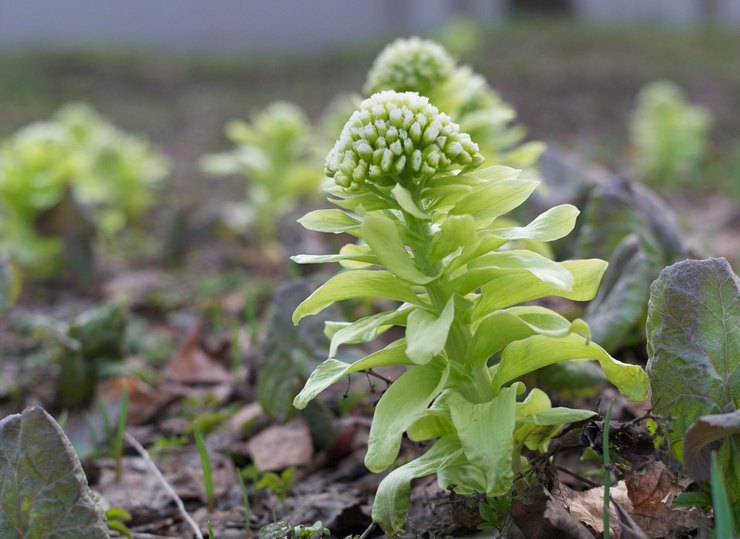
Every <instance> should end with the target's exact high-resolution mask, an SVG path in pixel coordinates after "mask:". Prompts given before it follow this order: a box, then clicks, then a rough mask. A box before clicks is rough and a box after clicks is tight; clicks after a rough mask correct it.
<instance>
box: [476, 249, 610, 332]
mask: <svg viewBox="0 0 740 539" xmlns="http://www.w3.org/2000/svg"><path fill="white" fill-rule="evenodd" d="M558 264H561V265H562V266H563V267H564V268H565V269H566V270H568V271H569V272H570V273H571V274H572V275H573V287H572V289H571V290H569V291H565V290H560V289H558V288H556V287H554V286H550V285H549V284H547V283H544V282H542V281H541V280H540V279H538V278H537V277H536V276H534V275H533V274H531V273H510V274H504V275H502V276H500V277H496V278H495V279H494V280H493V281H491V282H490V283H488V284H486V285H485V286H483V287H482V288H481V297H480V299H479V300H478V302H477V304H476V306H475V307H474V308H473V316H474V317H476V318H483V317H484V316H486V315H487V314H489V313H492V312H493V311H496V310H498V309H503V308H505V307H511V306H512V305H517V304H519V303H524V302H525V301H531V300H533V299H539V298H544V297H546V296H560V297H563V298H568V299H572V300H575V301H588V300H590V299H592V298H593V297H594V295H595V294H596V290H597V289H598V287H599V281H600V280H601V276H602V275H603V273H604V270H606V262H604V261H603V260H599V259H588V260H566V261H565V262H558Z"/></svg>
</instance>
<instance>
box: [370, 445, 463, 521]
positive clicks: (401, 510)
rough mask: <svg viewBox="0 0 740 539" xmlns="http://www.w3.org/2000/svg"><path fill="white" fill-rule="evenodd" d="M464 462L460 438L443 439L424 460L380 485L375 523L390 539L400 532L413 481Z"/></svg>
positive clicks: (412, 463) (406, 465)
mask: <svg viewBox="0 0 740 539" xmlns="http://www.w3.org/2000/svg"><path fill="white" fill-rule="evenodd" d="M464 462H465V457H464V455H463V452H462V450H461V449H460V442H459V441H458V439H457V437H456V436H454V435H449V436H445V437H444V438H441V439H439V440H438V441H437V442H436V443H435V444H434V445H433V446H432V447H431V448H429V450H428V451H427V452H426V453H424V454H423V455H422V456H420V457H419V458H417V459H415V460H412V461H411V462H408V463H406V464H404V465H403V466H400V467H399V468H396V469H395V470H393V471H392V472H391V473H390V474H388V475H387V476H386V477H385V478H384V479H383V480H382V481H381V482H380V485H378V491H377V492H376V493H375V500H374V502H373V514H372V516H373V522H375V523H376V524H378V525H379V526H380V527H381V528H382V529H383V531H384V532H385V533H387V534H389V535H391V534H394V533H397V532H400V531H401V528H402V527H403V523H404V521H405V520H406V513H407V511H408V507H409V494H410V493H411V481H412V480H414V479H417V478H419V477H425V476H427V475H432V474H434V473H436V472H437V471H438V470H441V469H445V468H447V467H450V466H455V465H458V466H459V465H462V464H464Z"/></svg>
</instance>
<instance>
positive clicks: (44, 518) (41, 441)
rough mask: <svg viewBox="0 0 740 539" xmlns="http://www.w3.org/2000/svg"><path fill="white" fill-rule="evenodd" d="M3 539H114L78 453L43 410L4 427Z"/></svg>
mask: <svg viewBox="0 0 740 539" xmlns="http://www.w3.org/2000/svg"><path fill="white" fill-rule="evenodd" d="M0 537H3V538H8V539H16V538H17V539H21V538H38V539H78V538H81V537H85V538H89V539H96V538H101V539H102V538H107V537H108V531H107V526H106V519H105V514H104V513H103V511H102V510H101V509H100V507H98V505H97V504H96V502H95V496H94V495H93V493H92V491H91V490H90V489H89V488H88V486H87V479H86V478H85V473H84V472H83V470H82V466H81V465H80V461H79V459H78V458H77V455H76V454H75V452H74V449H72V446H71V445H70V443H69V440H68V439H67V437H66V436H65V434H64V432H63V431H62V429H61V428H60V427H59V425H58V424H57V423H56V421H54V419H53V418H52V417H51V416H50V415H49V414H47V413H46V412H45V411H44V410H42V409H41V408H30V409H28V410H25V411H24V412H23V413H22V414H15V415H9V416H7V417H6V418H5V419H3V420H2V421H0Z"/></svg>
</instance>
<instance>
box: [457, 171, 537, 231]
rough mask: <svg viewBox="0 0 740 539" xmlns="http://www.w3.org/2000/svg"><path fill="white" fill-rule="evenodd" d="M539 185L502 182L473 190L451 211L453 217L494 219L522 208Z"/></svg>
mask: <svg viewBox="0 0 740 539" xmlns="http://www.w3.org/2000/svg"><path fill="white" fill-rule="evenodd" d="M538 185H539V182H536V181H532V180H521V179H517V180H502V181H498V182H493V183H488V184H483V185H481V186H480V187H477V188H475V189H473V190H472V191H471V192H470V193H469V194H468V195H466V196H465V198H463V199H462V200H460V201H459V202H458V203H457V204H455V206H454V207H453V208H452V209H451V210H450V214H451V215H464V214H469V215H472V216H473V218H474V219H475V220H476V221H480V220H484V219H492V218H495V217H498V216H500V215H504V214H505V213H508V212H510V211H511V210H513V209H514V208H516V207H518V206H520V205H521V204H522V203H523V202H524V201H526V200H527V199H528V198H529V196H530V195H531V194H532V193H533V192H534V190H535V189H536V188H537V186H538Z"/></svg>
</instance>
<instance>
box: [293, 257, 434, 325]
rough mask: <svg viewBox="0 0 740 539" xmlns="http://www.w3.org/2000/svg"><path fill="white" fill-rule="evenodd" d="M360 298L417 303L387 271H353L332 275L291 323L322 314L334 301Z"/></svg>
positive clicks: (403, 286)
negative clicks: (379, 298) (378, 298)
mask: <svg viewBox="0 0 740 539" xmlns="http://www.w3.org/2000/svg"><path fill="white" fill-rule="evenodd" d="M362 297H381V298H388V299H395V300H397V301H405V302H408V303H415V304H418V303H419V299H418V298H417V296H416V294H414V291H413V290H412V289H411V287H409V286H408V285H406V284H404V283H403V282H401V281H399V280H398V279H396V278H395V277H394V276H393V274H391V273H390V272H387V271H382V270H379V271H373V270H353V271H348V272H346V273H340V274H339V275H335V276H334V277H332V278H331V279H329V280H328V281H326V282H325V283H324V284H323V285H322V286H320V287H319V288H318V289H317V290H316V291H315V292H314V293H313V294H311V295H310V296H309V297H308V298H307V299H306V300H305V301H304V302H303V303H301V304H300V305H299V306H298V307H297V308H296V310H295V312H294V313H293V323H294V324H297V323H298V322H300V320H301V319H302V318H303V317H305V316H309V315H312V314H316V313H318V312H321V311H322V310H324V309H325V308H326V307H328V306H329V305H331V304H332V303H334V302H335V301H341V300H344V299H353V298H362Z"/></svg>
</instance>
